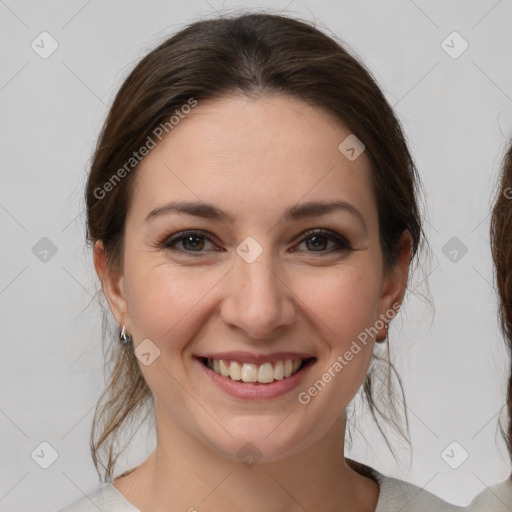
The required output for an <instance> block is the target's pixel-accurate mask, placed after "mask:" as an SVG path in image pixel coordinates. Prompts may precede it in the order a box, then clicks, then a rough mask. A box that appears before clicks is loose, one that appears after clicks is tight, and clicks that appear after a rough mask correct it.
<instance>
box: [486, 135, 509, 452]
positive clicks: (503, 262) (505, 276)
mask: <svg viewBox="0 0 512 512" xmlns="http://www.w3.org/2000/svg"><path fill="white" fill-rule="evenodd" d="M511 200H512V145H511V146H510V147H509V149H508V151H507V153H506V154H505V158H504V161H503V169H502V172H501V176H500V183H499V187H498V194H497V197H496V202H495V203H494V208H493V210H492V216H491V251H492V259H493V261H494V272H495V280H496V285H497V288H498V294H499V306H498V312H499V318H500V324H501V329H502V331H503V334H504V335H505V340H506V343H507V350H508V352H509V355H510V362H509V365H510V373H509V377H508V386H507V409H508V416H509V422H508V427H506V428H505V429H504V428H503V427H501V429H502V432H503V434H504V436H505V439H506V442H507V448H508V452H509V455H510V458H511V460H512V204H511Z"/></svg>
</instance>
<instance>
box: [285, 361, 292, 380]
mask: <svg viewBox="0 0 512 512" xmlns="http://www.w3.org/2000/svg"><path fill="white" fill-rule="evenodd" d="M292 371H293V363H292V361H291V360H290V359H287V360H286V361H285V362H284V376H285V377H289V376H290V375H291V374H292Z"/></svg>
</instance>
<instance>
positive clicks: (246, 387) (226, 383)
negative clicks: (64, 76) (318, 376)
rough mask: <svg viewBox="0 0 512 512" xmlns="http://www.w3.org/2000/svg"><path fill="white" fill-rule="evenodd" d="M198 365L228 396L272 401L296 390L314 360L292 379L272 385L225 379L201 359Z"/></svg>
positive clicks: (282, 380) (287, 378)
mask: <svg viewBox="0 0 512 512" xmlns="http://www.w3.org/2000/svg"><path fill="white" fill-rule="evenodd" d="M197 363H198V364H199V365H200V366H201V368H202V369H203V371H204V372H205V374H206V376H207V377H208V378H209V379H211V381H212V382H213V383H214V384H216V385H217V386H218V387H219V388H220V389H222V390H223V391H225V392H226V393H227V394H228V395H231V396H234V397H235V398H242V399H244V400H270V399H272V398H277V397H280V396H283V395H286V393H289V392H290V391H292V390H293V389H295V388H296V387H297V386H298V385H299V384H300V383H301V382H302V380H303V379H304V377H305V376H306V374H307V373H308V372H309V369H310V368H311V367H312V366H313V364H314V360H312V361H310V362H309V363H308V364H307V365H306V366H304V368H302V369H301V370H299V371H298V372H297V373H294V374H293V375H292V376H291V377H285V378H283V379H281V380H275V381H274V382H271V383H270V384H261V383H257V382H243V381H241V380H233V379H231V378H229V377H223V376H222V375H219V374H218V373H215V372H214V371H213V370H211V369H210V368H208V367H207V366H206V365H204V364H203V363H202V362H201V361H200V360H199V359H198V360H197Z"/></svg>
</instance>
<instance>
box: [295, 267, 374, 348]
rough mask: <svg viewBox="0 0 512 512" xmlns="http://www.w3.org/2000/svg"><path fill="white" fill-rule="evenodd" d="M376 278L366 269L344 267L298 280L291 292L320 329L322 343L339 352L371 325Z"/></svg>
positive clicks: (370, 270)
mask: <svg viewBox="0 0 512 512" xmlns="http://www.w3.org/2000/svg"><path fill="white" fill-rule="evenodd" d="M377 277H378V276H377V275H376V274H374V272H373V271H372V269H370V268H363V267H345V268H343V269H338V270H336V269H332V270H331V271H326V272H325V273H319V272H316V273H315V274H310V275H309V276H308V275H304V276H301V277H300V279H298V280H297V282H296V284H295V286H294V288H293V289H294V291H296V295H297V297H298V298H299V299H300V302H301V303H302V304H303V305H304V308H303V310H304V311H305V314H306V315H309V316H310V317H311V319H312V321H315V319H316V325H318V326H322V327H323V332H324V333H325V339H327V340H330V342H331V343H332V344H333V345H336V346H339V348H343V347H344V345H345V343H346V342H347V340H349V339H352V338H354V337H357V335H358V334H359V333H360V332H361V331H363V330H364V329H365V328H366V327H368V326H369V325H372V324H373V322H374V321H375V315H376V311H377V307H378V303H379V298H380V297H379V286H378V279H377Z"/></svg>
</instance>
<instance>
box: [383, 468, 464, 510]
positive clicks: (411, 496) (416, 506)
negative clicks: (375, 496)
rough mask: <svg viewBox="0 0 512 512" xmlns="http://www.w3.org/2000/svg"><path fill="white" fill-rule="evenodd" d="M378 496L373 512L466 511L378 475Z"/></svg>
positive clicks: (412, 485)
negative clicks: (398, 511) (397, 511)
mask: <svg viewBox="0 0 512 512" xmlns="http://www.w3.org/2000/svg"><path fill="white" fill-rule="evenodd" d="M379 476H380V480H379V486H380V495H379V501H378V503H377V508H376V510H375V512H392V511H396V510H400V511H401V512H427V511H428V512H431V511H433V510H435V511H436V512H455V511H457V510H458V511H462V510H466V509H465V508H464V507H458V506H456V505H452V504H450V503H448V502H446V501H444V500H442V499H441V498H439V497H437V496H436V495H434V494H432V493H430V492H428V491H426V490H425V489H422V488H420V487H418V486H417V485H414V484H411V483H408V482H404V481H403V480H398V479H396V478H390V477H387V476H384V475H379Z"/></svg>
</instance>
